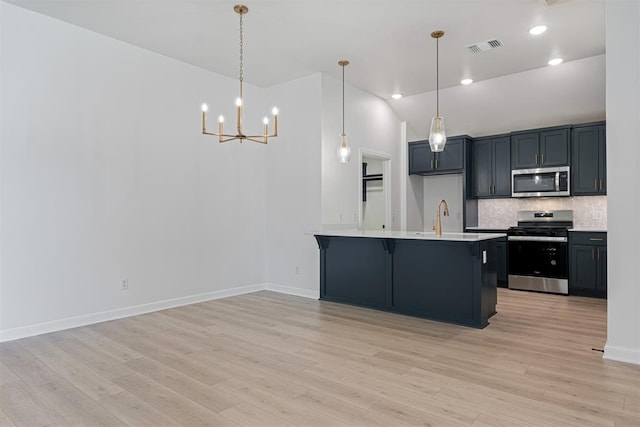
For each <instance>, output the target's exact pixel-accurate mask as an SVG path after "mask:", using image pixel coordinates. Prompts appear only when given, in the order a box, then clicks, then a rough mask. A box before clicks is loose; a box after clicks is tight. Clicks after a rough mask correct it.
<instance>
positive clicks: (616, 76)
mask: <svg viewBox="0 0 640 427" xmlns="http://www.w3.org/2000/svg"><path fill="white" fill-rule="evenodd" d="M606 28H607V46H606V47H607V192H608V202H609V206H608V215H609V233H608V244H609V245H608V292H607V294H608V300H607V304H608V310H607V313H608V315H607V319H608V334H607V344H606V346H605V349H604V350H605V353H604V357H605V358H607V359H614V360H621V361H626V362H632V363H636V364H640V263H638V260H640V221H638V218H640V148H639V146H638V141H640V3H639V2H638V1H622V0H619V1H608V2H606Z"/></svg>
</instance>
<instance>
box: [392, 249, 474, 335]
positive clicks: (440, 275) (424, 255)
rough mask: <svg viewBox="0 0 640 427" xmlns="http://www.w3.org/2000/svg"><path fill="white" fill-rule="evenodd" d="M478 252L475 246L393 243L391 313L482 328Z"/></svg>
mask: <svg viewBox="0 0 640 427" xmlns="http://www.w3.org/2000/svg"><path fill="white" fill-rule="evenodd" d="M473 249H475V254H474V250H473ZM478 250H479V248H478V243H466V242H444V241H428V240H400V239H398V240H396V247H395V253H394V265H393V310H394V311H397V312H401V313H405V314H411V315H415V316H421V317H427V318H430V319H434V320H442V321H447V322H453V323H459V324H463V325H469V326H475V327H484V326H485V325H486V324H483V322H482V321H481V320H480V312H481V309H480V307H478V303H479V299H480V296H481V292H480V282H481V279H480V277H479V271H478V265H479V263H478V260H477V252H478ZM474 261H475V262H474Z"/></svg>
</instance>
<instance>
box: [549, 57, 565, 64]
mask: <svg viewBox="0 0 640 427" xmlns="http://www.w3.org/2000/svg"><path fill="white" fill-rule="evenodd" d="M562 61H564V59H562V58H553V59H552V60H550V61H549V62H547V64H549V65H559V64H562Z"/></svg>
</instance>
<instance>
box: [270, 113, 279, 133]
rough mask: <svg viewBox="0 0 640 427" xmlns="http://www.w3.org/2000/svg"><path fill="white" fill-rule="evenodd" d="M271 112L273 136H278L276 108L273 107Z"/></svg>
mask: <svg viewBox="0 0 640 427" xmlns="http://www.w3.org/2000/svg"><path fill="white" fill-rule="evenodd" d="M271 114H273V136H278V109H277V108H276V107H273V109H272V110H271Z"/></svg>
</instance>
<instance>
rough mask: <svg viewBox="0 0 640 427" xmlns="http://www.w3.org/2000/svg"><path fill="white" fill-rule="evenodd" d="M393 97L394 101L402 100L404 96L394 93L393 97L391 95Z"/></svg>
mask: <svg viewBox="0 0 640 427" xmlns="http://www.w3.org/2000/svg"><path fill="white" fill-rule="evenodd" d="M391 97H392V98H393V99H400V98H402V94H401V93H394V94H393V95H391Z"/></svg>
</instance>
